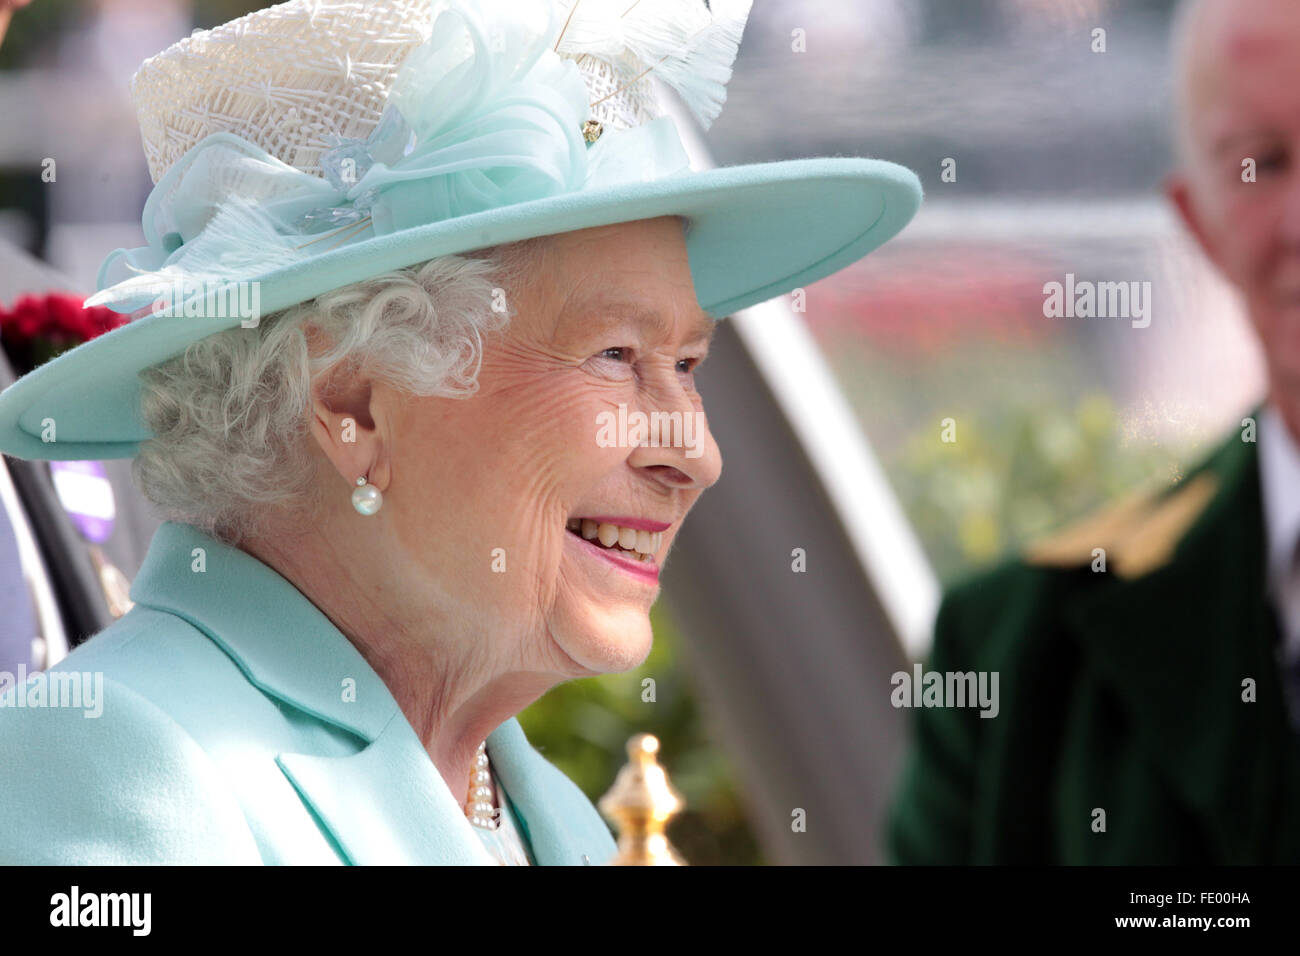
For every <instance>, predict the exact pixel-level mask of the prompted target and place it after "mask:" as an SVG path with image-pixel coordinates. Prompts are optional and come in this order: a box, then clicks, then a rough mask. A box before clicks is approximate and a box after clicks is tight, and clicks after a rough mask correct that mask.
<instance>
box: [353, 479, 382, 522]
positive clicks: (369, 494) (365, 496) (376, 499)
mask: <svg viewBox="0 0 1300 956" xmlns="http://www.w3.org/2000/svg"><path fill="white" fill-rule="evenodd" d="M383 504H384V494H383V492H381V491H380V490H379V489H378V488H376V487H375V486H374V485H372V484H371V483H370V480H369V479H368V478H366V476H365V475H362V476H361V477H360V478H358V479H357V486H356V487H355V488H353V489H352V507H354V508H356V509H357V513H358V514H363V515H372V514H374V513H375V512H376V511H378V510H379V509H380V508H381V507H383Z"/></svg>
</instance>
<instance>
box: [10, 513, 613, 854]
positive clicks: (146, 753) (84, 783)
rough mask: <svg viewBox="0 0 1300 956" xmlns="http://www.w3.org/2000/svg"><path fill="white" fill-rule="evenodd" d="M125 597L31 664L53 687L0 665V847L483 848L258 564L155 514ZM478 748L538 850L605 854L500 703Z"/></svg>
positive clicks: (596, 828) (552, 770)
mask: <svg viewBox="0 0 1300 956" xmlns="http://www.w3.org/2000/svg"><path fill="white" fill-rule="evenodd" d="M131 599H132V600H133V601H134V602H135V607H134V608H133V609H132V610H131V611H130V612H129V613H128V614H126V615H125V616H124V617H122V618H121V619H120V620H118V621H116V622H115V623H114V624H113V625H112V626H110V627H108V628H107V629H105V630H104V631H101V632H100V633H99V634H97V635H95V636H94V637H93V638H91V639H90V640H89V641H87V642H86V643H85V644H83V645H82V646H81V647H79V648H77V649H76V650H75V651H73V652H72V653H71V654H70V655H69V656H68V657H67V658H65V659H64V660H63V661H62V662H61V663H60V664H58V665H57V666H56V667H54V668H52V670H51V672H49V673H47V674H46V675H38V676H37V677H36V678H34V679H33V680H34V682H35V683H36V684H40V685H42V687H43V688H44V691H45V693H44V702H45V703H46V704H49V703H60V704H62V705H64V706H32V705H33V704H39V703H41V702H42V697H41V696H39V695H38V694H35V693H34V692H33V691H34V687H33V680H29V681H28V683H27V684H26V685H20V684H16V682H15V681H14V680H9V681H7V682H6V683H7V684H9V685H12V686H9V687H8V689H7V691H6V692H5V693H4V694H3V695H0V768H3V770H2V771H0V863H4V864H12V863H42V864H136V863H185V864H200V863H226V864H258V863H278V864H331V863H355V864H371V863H436V864H489V865H490V864H492V863H493V862H494V861H493V859H492V858H491V857H490V856H489V855H488V854H487V852H486V851H485V850H484V848H483V846H482V844H481V842H480V840H479V838H478V836H476V834H475V833H474V831H473V829H472V827H471V825H470V823H469V821H468V820H467V819H466V818H465V814H464V812H463V811H462V809H461V807H460V805H459V801H458V799H457V798H456V797H453V795H452V793H451V792H450V791H449V790H448V788H447V786H446V784H445V783H444V781H443V779H442V777H441V775H440V774H439V773H438V770H437V768H436V767H435V766H434V764H433V762H432V761H431V760H430V759H429V756H428V754H427V753H426V751H425V749H424V747H423V746H422V745H421V743H420V740H419V738H418V737H417V736H416V734H415V732H414V731H413V730H412V728H411V726H410V724H409V723H408V722H407V720H406V718H405V717H404V716H403V714H402V712H401V710H400V709H399V708H398V705H397V703H396V701H395V700H394V699H393V697H392V695H391V694H390V693H389V691H388V688H387V687H386V686H385V685H384V683H383V681H382V680H381V679H380V678H379V676H378V675H377V674H376V673H375V672H374V671H373V670H372V669H371V668H370V666H369V665H368V664H367V663H366V661H365V659H364V658H363V657H362V656H361V654H360V653H358V651H357V650H356V648H354V647H353V646H352V644H351V642H349V641H348V640H347V638H345V637H344V636H343V634H342V633H341V632H340V631H339V630H338V629H337V628H335V627H334V625H333V624H332V623H331V622H330V621H329V619H328V618H327V617H325V615H324V614H322V613H321V612H320V611H319V610H317V608H316V607H315V606H314V605H313V604H311V602H310V601H308V600H307V599H306V598H305V597H304V596H303V595H302V594H301V593H300V592H299V591H298V590H297V589H295V588H294V587H293V585H291V584H290V583H289V582H288V581H287V580H285V579H284V578H283V577H281V576H280V575H279V574H278V573H276V572H275V571H273V570H272V569H271V568H270V567H268V566H267V565H265V564H263V563H262V562H260V561H258V560H257V559H255V558H253V557H252V556H250V555H248V554H246V553H245V552H243V551H240V550H238V549H235V548H231V547H229V546H227V545H224V544H222V543H221V542H219V541H217V540H215V539H214V538H212V537H209V536H208V535H205V534H203V533H201V532H199V531H198V530H196V529H195V528H192V527H190V526H188V525H183V524H176V523H170V522H169V523H166V524H164V525H163V526H162V527H161V528H160V529H159V530H158V532H157V534H156V535H155V537H154V538H153V541H152V543H151V544H150V547H149V553H148V555H147V557H146V559H145V563H144V566H143V567H142V568H141V570H140V574H139V576H138V577H137V578H136V581H135V583H134V585H133V586H132V588H131ZM55 674H64V675H70V676H69V677H58V678H56V677H55V676H54V675H55ZM77 674H85V675H87V676H86V677H85V678H84V683H82V682H80V681H78V680H77V679H75V677H74V676H72V675H77ZM96 681H102V684H101V685H100V686H101V692H100V693H99V694H98V695H96V694H94V693H93V690H94V688H95V686H96ZM60 682H63V684H62V687H59V684H60ZM82 687H84V688H85V689H87V690H89V691H91V693H90V694H89V695H88V696H87V698H83V699H80V700H78V699H77V698H76V697H75V696H73V694H72V690H73V689H80V688H82ZM91 697H93V698H94V700H93V701H91V700H90V698H91ZM20 698H21V699H20ZM77 703H79V704H80V705H81V706H68V705H70V704H77ZM19 704H24V705H25V706H18V705H19ZM88 704H92V706H87V705H88ZM101 708H102V712H101V713H99V714H98V716H95V711H96V710H100V709H101ZM487 748H488V755H489V757H490V758H491V760H492V764H493V768H494V770H495V771H496V773H497V775H498V777H499V779H500V781H501V784H502V786H503V787H504V789H505V791H506V793H507V795H508V796H509V799H510V801H511V802H512V804H513V805H514V809H515V812H516V814H517V819H518V821H519V824H520V830H521V832H522V833H523V835H524V837H525V838H526V839H527V840H528V841H529V843H530V845H531V848H532V851H533V854H534V858H535V859H536V860H537V862H538V863H539V864H541V865H579V866H580V865H583V864H584V863H590V864H592V865H599V864H603V863H606V862H608V861H609V859H610V858H611V857H612V856H613V854H614V849H615V847H614V841H613V839H612V838H611V836H610V832H609V829H608V828H607V827H606V825H605V823H604V822H603V821H602V820H601V818H600V816H599V814H598V813H597V812H596V810H595V808H594V807H593V806H592V805H591V802H590V801H589V800H588V799H587V798H586V796H585V795H584V794H583V793H582V791H581V790H579V789H578V787H577V786H576V785H575V784H574V783H573V782H572V781H571V780H569V779H568V778H567V777H566V776H564V774H562V773H561V772H560V771H559V770H558V769H557V768H556V767H555V766H554V765H552V764H551V763H550V762H549V761H547V760H546V759H545V758H543V757H542V756H541V755H540V754H539V753H538V752H537V751H536V750H535V749H533V747H532V746H531V745H530V744H529V743H528V740H527V738H526V737H525V736H524V733H523V730H522V729H521V728H520V726H519V723H518V721H517V720H515V719H514V718H511V719H510V720H507V721H506V722H504V723H503V724H501V725H500V726H499V727H498V728H497V729H496V730H495V731H494V732H493V733H492V734H491V735H490V736H489V737H488V741H487Z"/></svg>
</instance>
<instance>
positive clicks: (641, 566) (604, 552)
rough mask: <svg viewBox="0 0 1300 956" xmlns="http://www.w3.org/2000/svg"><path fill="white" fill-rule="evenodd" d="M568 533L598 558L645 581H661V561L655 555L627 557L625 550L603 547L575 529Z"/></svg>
mask: <svg viewBox="0 0 1300 956" xmlns="http://www.w3.org/2000/svg"><path fill="white" fill-rule="evenodd" d="M566 534H567V535H568V536H569V537H571V538H573V539H574V541H576V542H577V544H578V547H580V548H582V549H583V550H585V551H587V552H589V553H591V554H593V555H595V556H596V557H598V558H602V559H604V560H605V561H608V562H609V563H610V564H612V565H614V566H615V567H616V568H619V569H620V570H622V571H626V572H627V573H628V574H632V575H635V576H636V577H638V578H641V579H642V580H643V581H647V582H650V583H653V584H658V583H659V563H658V562H657V561H656V560H655V559H654V558H653V557H650V558H647V559H646V560H644V561H642V560H640V559H638V558H632V557H627V556H626V555H625V554H624V552H621V551H618V550H615V549H613V548H604V547H601V546H600V545H599V544H596V543H595V542H592V541H588V540H587V539H586V538H584V537H583V536H582V535H580V534H575V533H574V532H573V531H566Z"/></svg>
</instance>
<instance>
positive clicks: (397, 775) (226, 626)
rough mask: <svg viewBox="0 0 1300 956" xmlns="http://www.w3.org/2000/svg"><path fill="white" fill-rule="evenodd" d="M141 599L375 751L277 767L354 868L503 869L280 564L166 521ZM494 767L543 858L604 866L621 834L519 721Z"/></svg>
mask: <svg viewBox="0 0 1300 956" xmlns="http://www.w3.org/2000/svg"><path fill="white" fill-rule="evenodd" d="M131 599H132V600H133V601H134V602H135V603H136V604H140V605H146V606H148V607H153V608H156V609H159V610H162V611H168V612H170V613H172V614H176V615H178V616H180V617H182V618H184V619H185V620H187V621H189V622H190V623H191V624H193V625H194V626H195V627H197V628H198V629H199V630H200V631H202V632H203V633H204V634H206V635H207V636H208V637H209V638H210V639H211V640H212V641H213V642H215V643H216V644H217V645H219V646H220V647H221V648H222V650H224V651H225V653H226V654H227V655H228V656H229V657H230V658H231V660H233V661H234V662H235V664H236V665H238V667H239V668H240V670H241V671H242V672H243V673H244V675H245V676H246V677H247V678H248V680H249V682H250V683H252V684H253V685H255V686H256V687H257V688H258V689H260V690H261V691H262V692H263V693H265V694H268V695H269V696H271V697H273V698H276V699H278V700H280V701H284V702H286V703H289V704H292V705H293V706H294V707H296V708H298V709H300V710H302V711H305V712H307V713H309V714H311V715H312V716H314V717H316V718H317V719H319V720H321V721H324V722H326V723H329V724H332V725H334V726H336V727H339V728H342V729H344V730H347V731H349V732H351V733H353V734H355V735H357V736H358V737H360V738H361V739H362V740H363V741H364V742H365V744H366V746H365V747H363V748H362V749H361V750H359V751H358V752H357V753H355V754H351V755H348V756H343V757H334V756H320V755H314V754H298V753H281V754H279V755H278V756H277V757H276V763H277V764H278V765H279V767H280V769H281V771H282V772H283V773H284V774H285V775H286V776H287V777H288V778H289V780H290V781H291V782H292V783H293V785H294V787H295V788H296V789H297V790H298V792H299V794H300V795H301V796H302V798H303V800H304V801H305V802H306V803H307V804H308V805H309V806H310V807H311V809H312V810H313V811H314V812H315V813H316V815H317V816H318V817H319V819H320V820H321V822H322V823H323V824H324V826H325V827H326V828H327V829H328V831H329V832H330V834H331V835H332V837H333V838H334V840H335V841H336V842H337V843H338V844H339V846H340V847H341V848H342V849H343V851H344V853H345V855H346V856H347V857H348V858H349V859H350V860H351V861H352V862H354V863H359V864H364V863H424V864H430V863H443V864H467V863H480V864H481V863H487V864H491V863H493V862H495V861H494V860H493V859H492V858H491V857H490V856H489V855H488V854H487V852H486V850H485V849H484V848H483V845H482V843H481V841H480V840H479V838H478V837H477V836H476V835H475V833H474V831H473V828H472V826H471V824H470V823H469V821H468V820H466V819H465V815H464V812H463V811H462V809H461V807H460V805H459V802H458V801H457V800H456V799H455V798H454V797H453V796H452V794H451V792H450V791H449V790H448V788H447V785H446V783H445V781H444V780H443V779H442V776H441V774H439V772H438V770H437V768H436V767H435V766H434V764H433V761H432V760H430V759H429V756H428V753H427V752H426V751H425V749H424V746H423V745H422V743H421V742H420V740H419V737H418V736H417V735H416V733H415V731H414V730H413V729H412V728H411V726H410V724H409V722H408V721H407V720H406V717H405V715H403V713H402V711H401V708H400V707H399V706H398V704H397V702H396V700H394V698H393V696H392V694H391V693H389V690H388V687H387V686H386V685H385V684H384V682H383V680H382V679H381V678H380V677H379V675H378V674H376V673H375V671H374V670H373V669H372V668H371V667H370V665H369V664H368V663H367V662H366V660H365V658H364V657H362V655H361V654H360V652H359V651H357V649H356V648H355V647H354V646H353V645H352V643H351V642H350V641H349V640H348V639H347V638H346V637H345V636H344V635H343V634H342V632H340V631H339V630H338V628H336V627H335V626H334V624H333V623H332V622H331V621H330V620H329V618H327V617H326V616H325V615H324V614H323V613H322V612H321V611H320V610H319V609H317V608H316V607H315V605H313V604H312V603H311V601H309V600H308V599H307V598H306V597H305V596H304V595H303V594H302V593H301V592H300V591H298V590H297V588H295V587H294V586H293V585H292V584H291V583H290V582H289V581H288V580H286V579H285V578H284V577H282V576H281V575H280V574H279V573H277V572H276V571H275V570H274V569H272V568H270V567H269V566H268V565H266V564H264V563H262V562H261V561H259V560H257V559H256V558H254V557H253V556H252V555H250V554H248V553H247V552H244V551H241V550H239V549H237V548H233V547H230V546H229V545H226V544H224V543H222V542H220V541H218V540H216V539H215V538H213V537H211V536H209V535H206V534H204V533H203V532H201V531H199V530H198V529H196V528H194V527H192V526H190V525H186V524H180V523H176V522H165V523H164V524H163V525H162V526H161V527H160V528H159V529H158V531H157V532H156V534H155V536H154V539H153V541H152V542H151V544H150V547H149V552H148V555H147V556H146V558H145V561H144V564H143V565H142V567H141V569H140V573H139V575H138V576H137V577H136V579H135V582H134V584H133V585H132V587H131ZM487 749H488V753H489V756H490V757H491V758H492V764H493V769H494V770H495V771H496V773H497V776H498V777H499V778H500V780H501V783H502V786H503V787H504V788H505V789H506V792H507V794H508V796H509V798H510V800H511V802H512V803H513V804H514V805H515V809H516V812H517V813H518V815H519V817H520V822H521V824H522V826H523V829H524V832H525V834H526V835H527V836H528V838H529V841H530V843H531V845H532V849H533V854H534V857H535V858H536V860H537V862H538V863H539V864H542V865H547V864H569V865H574V864H581V863H583V862H584V859H583V857H584V854H585V855H586V857H587V858H588V859H589V860H590V862H591V863H593V864H594V863H600V862H604V860H603V859H600V858H599V856H600V855H601V854H604V853H605V851H606V845H605V844H606V842H607V841H608V840H609V833H608V830H603V832H602V830H601V829H597V827H600V828H603V826H604V824H603V823H601V822H600V821H599V817H595V819H594V821H593V819H592V818H593V817H594V816H595V811H594V810H592V808H591V805H590V803H589V802H588V801H587V800H586V798H585V797H584V796H583V795H582V794H581V791H579V790H578V789H577V788H576V786H575V785H574V784H573V783H572V782H571V781H569V780H568V779H567V778H565V777H564V776H563V774H561V773H560V771H559V770H557V769H556V768H555V767H554V766H552V765H551V764H550V763H549V762H548V761H546V760H545V758H543V757H542V756H541V755H540V754H538V753H537V751H536V750H535V749H534V748H533V747H532V745H531V744H529V742H528V740H527V738H526V736H525V735H524V732H523V729H522V728H521V727H520V726H519V722H518V720H517V719H516V718H514V717H511V718H510V719H509V720H506V721H505V722H503V723H502V724H501V725H500V726H499V727H498V728H497V729H496V730H495V731H493V732H492V734H491V735H490V736H489V737H488V741H487Z"/></svg>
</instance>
